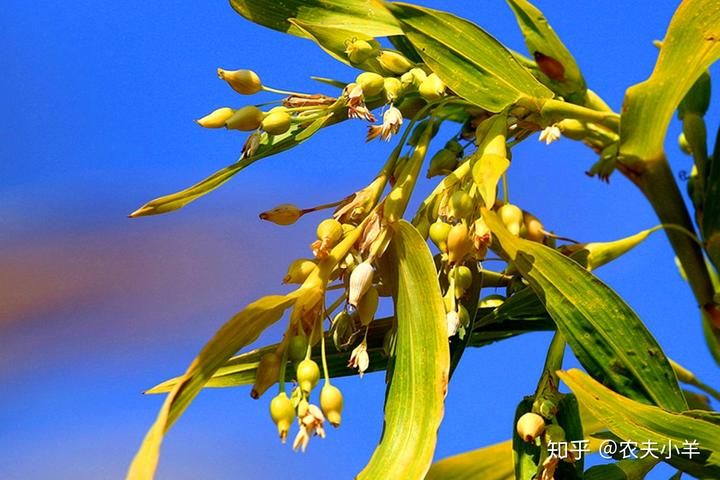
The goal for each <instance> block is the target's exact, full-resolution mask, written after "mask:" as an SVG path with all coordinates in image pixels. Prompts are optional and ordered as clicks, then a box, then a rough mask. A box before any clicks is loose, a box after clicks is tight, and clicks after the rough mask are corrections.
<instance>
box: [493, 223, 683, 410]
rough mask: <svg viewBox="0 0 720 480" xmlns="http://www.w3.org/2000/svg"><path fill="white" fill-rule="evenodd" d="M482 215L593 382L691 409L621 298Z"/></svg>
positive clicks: (644, 399)
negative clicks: (593, 379) (592, 378)
mask: <svg viewBox="0 0 720 480" xmlns="http://www.w3.org/2000/svg"><path fill="white" fill-rule="evenodd" d="M483 215H484V218H485V221H486V223H487V225H488V227H489V228H490V230H491V231H492V232H493V234H494V236H495V237H494V240H495V241H496V242H497V243H496V244H495V245H496V247H497V246H499V247H500V248H501V249H502V252H503V254H504V255H506V256H507V257H508V260H509V261H511V262H513V264H514V265H515V267H516V268H517V269H518V271H520V273H521V274H522V276H523V277H524V278H525V279H526V280H527V281H528V282H529V284H530V287H531V288H532V289H533V290H534V291H535V293H536V294H537V295H538V296H539V297H540V299H541V301H542V302H543V303H544V304H545V307H546V308H547V311H548V313H549V314H550V316H551V317H552V318H553V320H554V321H555V323H556V325H557V327H558V330H559V331H561V332H562V334H563V335H564V336H565V339H566V340H567V342H568V344H569V345H570V347H571V348H572V350H573V352H574V353H575V355H576V356H577V358H578V360H579V361H580V363H581V364H582V365H583V366H584V367H585V368H586V369H587V371H588V372H590V374H591V375H593V377H595V378H597V379H598V380H600V381H602V382H603V383H604V384H606V385H608V386H610V387H611V388H612V389H613V390H615V391H617V392H620V393H622V394H623V395H626V396H628V397H630V398H634V399H636V400H639V401H642V402H647V403H654V404H656V405H659V406H662V407H664V408H667V409H668V410H675V411H681V410H684V409H686V408H687V405H686V403H685V399H684V397H683V395H682V391H681V390H680V387H679V385H678V383H677V379H676V378H675V374H674V372H673V371H672V367H671V366H670V363H669V362H668V359H667V357H666V356H665V354H664V353H663V351H662V349H661V348H660V345H658V343H657V341H656V340H655V338H653V336H652V334H650V332H649V331H648V330H647V328H646V327H645V325H644V324H643V323H642V321H641V320H640V319H639V318H638V316H637V315H636V314H635V312H633V311H632V309H631V308H630V307H628V306H627V305H626V304H625V302H623V300H622V299H621V298H620V296H619V295H618V294H617V293H615V292H614V291H613V290H612V289H610V288H609V287H608V286H606V285H605V284H604V283H602V282H601V281H600V280H599V279H598V278H597V277H595V276H593V275H592V274H591V273H590V272H588V271H587V270H585V269H584V268H583V267H581V266H580V265H579V264H577V263H575V262H574V261H573V260H571V259H569V258H568V257H566V256H564V255H562V254H561V253H559V252H557V251H556V250H553V249H551V248H549V247H546V246H545V245H541V244H539V243H536V242H531V241H528V240H523V239H520V238H517V237H515V236H513V235H512V234H510V232H508V231H507V229H506V228H505V227H504V226H503V224H502V222H501V221H500V219H499V218H498V216H497V215H496V214H495V213H493V212H490V211H487V210H485V211H484V213H483Z"/></svg>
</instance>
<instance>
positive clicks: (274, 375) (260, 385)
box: [250, 352, 282, 400]
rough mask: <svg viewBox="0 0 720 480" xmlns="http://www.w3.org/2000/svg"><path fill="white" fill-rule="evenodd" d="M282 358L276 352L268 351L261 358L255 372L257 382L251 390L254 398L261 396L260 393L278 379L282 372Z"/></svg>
mask: <svg viewBox="0 0 720 480" xmlns="http://www.w3.org/2000/svg"><path fill="white" fill-rule="evenodd" d="M281 363H282V359H281V358H280V355H278V354H277V353H275V352H270V353H266V354H265V355H263V356H262V357H261V358H260V363H259V364H258V367H257V371H256V373H255V384H254V385H253V388H252V390H251V391H250V396H251V397H252V398H254V399H256V400H257V399H258V398H260V395H262V394H263V393H265V391H266V390H267V389H268V388H270V387H271V386H273V385H275V382H277V381H278V375H279V374H280V364H281Z"/></svg>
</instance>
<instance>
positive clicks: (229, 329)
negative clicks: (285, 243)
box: [127, 295, 296, 480]
mask: <svg viewBox="0 0 720 480" xmlns="http://www.w3.org/2000/svg"><path fill="white" fill-rule="evenodd" d="M295 299H296V296H295V295H287V296H279V295H273V296H268V297H263V298H261V299H260V300H258V301H256V302H254V303H251V304H250V305H248V306H247V307H246V308H245V309H244V310H242V311H241V312H239V313H237V314H236V315H235V316H234V317H232V318H231V319H230V320H229V321H228V322H227V323H225V325H223V326H222V327H221V328H220V330H218V331H217V333H216V334H215V335H214V336H213V337H212V339H210V341H209V342H208V343H207V344H206V345H205V346H204V347H203V349H202V350H201V351H200V353H199V354H198V356H197V357H196V358H195V360H193V361H192V363H191V364H190V366H189V367H188V369H187V371H186V372H185V374H184V375H183V376H182V377H181V378H180V381H179V382H177V383H176V384H175V385H174V387H173V389H172V391H171V392H170V393H169V394H168V396H167V397H166V399H165V402H164V403H163V406H162V408H161V409H160V413H159V414H158V416H157V419H156V420H155V423H154V424H153V425H152V427H150V430H149V431H148V433H147V435H146V436H145V439H144V440H143V443H142V445H141V446H140V450H138V452H137V454H136V455H135V458H134V459H133V462H132V464H131V465H130V470H129V471H128V475H127V478H128V480H149V479H152V478H153V477H154V475H155V470H156V469H157V464H158V460H159V458H160V445H161V444H162V440H163V437H164V436H165V434H166V433H167V431H168V430H169V429H170V427H171V426H172V425H173V423H175V421H176V420H177V419H178V418H179V417H180V415H182V413H183V412H184V411H185V409H186V408H187V407H188V405H189V404H190V402H192V400H193V399H194V398H195V396H196V395H197V394H198V393H199V392H200V390H201V389H202V388H203V386H204V385H205V383H206V382H207V381H208V380H209V379H210V378H211V377H212V376H213V374H214V373H215V372H216V371H217V369H218V368H220V367H221V366H222V365H223V364H224V363H225V361H226V360H227V359H228V358H230V356H231V355H233V354H234V353H235V352H237V351H238V350H240V349H241V348H243V347H245V346H247V345H249V344H250V343H252V342H254V341H255V340H256V339H257V338H258V336H259V335H260V333H261V332H262V331H263V330H265V329H266V328H267V327H269V326H270V325H272V324H273V323H275V322H276V321H277V320H279V319H280V317H282V315H283V312H284V311H285V310H286V309H287V308H288V307H290V306H291V305H292V304H293V303H294V302H295Z"/></svg>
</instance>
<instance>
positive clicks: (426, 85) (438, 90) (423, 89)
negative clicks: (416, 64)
mask: <svg viewBox="0 0 720 480" xmlns="http://www.w3.org/2000/svg"><path fill="white" fill-rule="evenodd" d="M418 92H420V95H421V96H422V97H423V98H424V99H425V100H428V101H433V100H439V99H440V98H442V97H443V95H444V94H445V82H443V81H442V80H440V77H438V76H437V75H436V74H434V73H431V74H430V75H428V77H427V78H426V79H425V80H424V81H423V82H422V83H421V84H420V86H419V87H418Z"/></svg>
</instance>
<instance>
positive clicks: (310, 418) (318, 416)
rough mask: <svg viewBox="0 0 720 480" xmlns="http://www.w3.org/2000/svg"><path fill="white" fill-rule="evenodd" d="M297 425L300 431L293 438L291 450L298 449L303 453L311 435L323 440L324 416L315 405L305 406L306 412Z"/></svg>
mask: <svg viewBox="0 0 720 480" xmlns="http://www.w3.org/2000/svg"><path fill="white" fill-rule="evenodd" d="M298 423H299V424H300V430H299V431H298V433H297V435H296V436H295V441H293V450H296V451H297V449H298V448H300V450H301V451H302V452H303V453H305V450H306V449H307V446H308V443H310V437H311V436H312V435H317V436H318V437H320V438H325V427H324V426H323V424H324V423H325V416H324V415H323V413H322V410H320V408H318V407H317V406H316V405H313V404H309V405H308V406H307V412H306V413H305V415H304V416H303V417H302V418H299V419H298Z"/></svg>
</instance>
